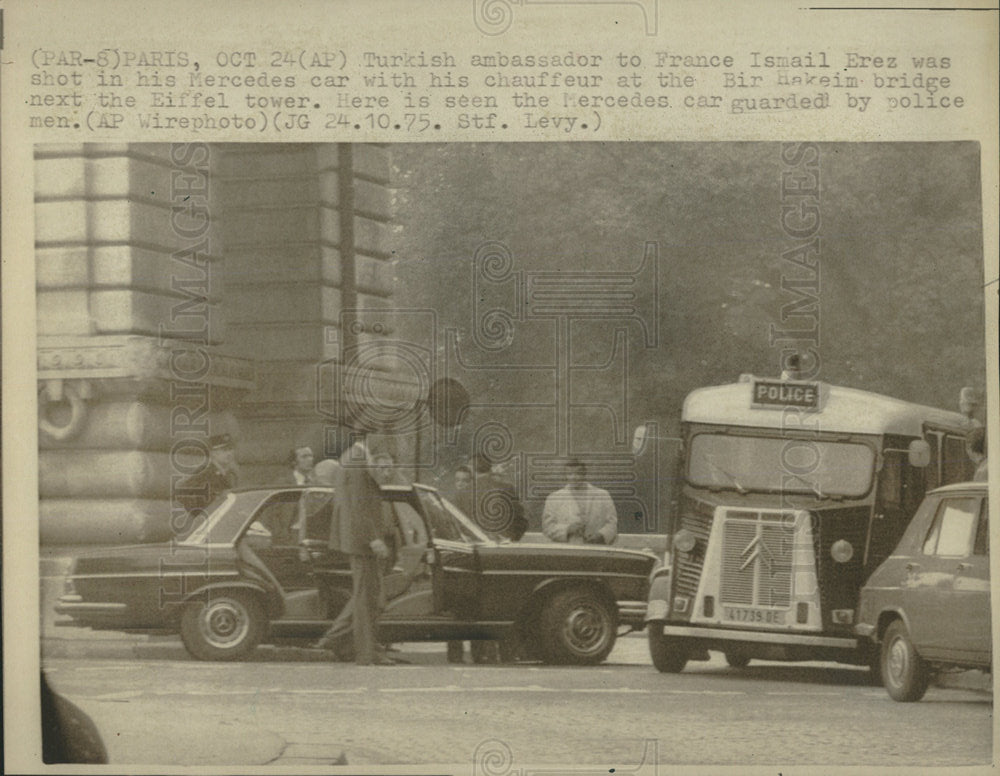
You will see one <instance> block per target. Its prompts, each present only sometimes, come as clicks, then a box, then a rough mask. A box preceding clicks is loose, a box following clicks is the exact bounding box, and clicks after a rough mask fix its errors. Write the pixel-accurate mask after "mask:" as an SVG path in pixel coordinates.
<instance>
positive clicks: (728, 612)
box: [722, 606, 785, 625]
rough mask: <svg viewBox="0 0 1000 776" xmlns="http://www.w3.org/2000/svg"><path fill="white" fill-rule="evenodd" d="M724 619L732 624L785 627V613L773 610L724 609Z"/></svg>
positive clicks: (729, 607)
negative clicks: (751, 623)
mask: <svg viewBox="0 0 1000 776" xmlns="http://www.w3.org/2000/svg"><path fill="white" fill-rule="evenodd" d="M722 616H723V619H726V620H731V621H732V622H757V623H761V624H762V625H784V624H785V613H784V612H776V611H774V610H773V609H743V608H739V607H736V606H724V607H722Z"/></svg>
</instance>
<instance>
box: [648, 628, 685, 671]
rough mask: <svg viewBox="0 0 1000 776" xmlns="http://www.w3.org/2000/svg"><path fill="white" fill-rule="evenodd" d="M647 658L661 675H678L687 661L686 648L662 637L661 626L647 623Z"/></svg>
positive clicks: (675, 640) (676, 641) (674, 640)
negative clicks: (648, 657)
mask: <svg viewBox="0 0 1000 776" xmlns="http://www.w3.org/2000/svg"><path fill="white" fill-rule="evenodd" d="M646 630H647V631H648V633H649V656H650V657H651V658H653V665H654V666H656V670H657V671H659V672H660V673H663V674H679V673H680V672H681V671H683V670H684V666H686V665H687V661H688V650H687V648H686V647H685V646H684V645H683V644H682V643H681V642H680V641H678V640H677V639H671V638H668V637H667V636H664V635H663V626H662V625H657V624H656V623H653V622H651V623H649V624H648V625H647V626H646Z"/></svg>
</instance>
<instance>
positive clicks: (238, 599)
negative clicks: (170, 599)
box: [181, 590, 267, 660]
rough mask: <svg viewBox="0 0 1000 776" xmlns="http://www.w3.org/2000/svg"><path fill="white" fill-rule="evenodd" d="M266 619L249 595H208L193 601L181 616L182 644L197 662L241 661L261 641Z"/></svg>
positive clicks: (232, 591)
mask: <svg viewBox="0 0 1000 776" xmlns="http://www.w3.org/2000/svg"><path fill="white" fill-rule="evenodd" d="M266 628H267V617H266V615H265V614H264V607H263V606H261V603H260V601H259V600H258V598H257V597H256V596H254V595H253V594H252V593H248V592H244V591H242V590H224V591H222V590H220V591H209V593H208V594H207V598H206V600H203V601H192V602H191V603H189V604H188V605H187V606H186V607H185V609H184V613H183V614H182V615H181V640H182V641H183V642H184V646H185V647H186V648H187V650H188V652H190V653H191V654H192V655H194V656H195V657H196V658H198V659H199V660H240V659H242V658H245V657H247V656H248V655H249V654H250V653H251V652H252V651H253V650H254V648H255V647H256V646H257V645H258V644H259V643H260V641H261V639H262V638H263V637H264V631H265V630H266Z"/></svg>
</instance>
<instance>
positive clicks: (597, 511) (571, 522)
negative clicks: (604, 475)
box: [542, 458, 618, 544]
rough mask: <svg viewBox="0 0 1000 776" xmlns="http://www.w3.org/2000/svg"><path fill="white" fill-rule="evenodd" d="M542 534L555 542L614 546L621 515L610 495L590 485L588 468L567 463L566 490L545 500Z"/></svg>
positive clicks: (575, 462) (583, 465)
mask: <svg viewBox="0 0 1000 776" xmlns="http://www.w3.org/2000/svg"><path fill="white" fill-rule="evenodd" d="M542 531H543V532H544V533H545V535H546V536H548V537H549V538H550V539H551V540H552V541H554V542H570V543H574V544H580V543H586V544H612V543H613V542H614V541H615V539H616V538H617V536H618V512H617V511H616V510H615V504H614V502H613V501H612V500H611V496H610V494H609V493H608V492H607V491H606V490H603V489H602V488H597V487H594V486H593V485H591V484H590V483H589V482H587V466H586V464H585V463H583V461H580V460H578V459H576V458H574V459H571V460H570V461H567V463H566V487H564V488H560V489H559V490H557V491H555V493H552V494H550V495H549V497H548V498H547V499H545V508H544V510H543V511H542Z"/></svg>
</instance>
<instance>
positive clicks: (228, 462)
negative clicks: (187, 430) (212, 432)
mask: <svg viewBox="0 0 1000 776" xmlns="http://www.w3.org/2000/svg"><path fill="white" fill-rule="evenodd" d="M208 449H209V458H208V463H207V465H206V466H205V468H203V469H201V470H200V471H198V472H195V473H194V474H192V475H191V476H190V477H187V478H185V479H183V480H181V481H180V482H179V483H178V484H177V487H176V488H175V490H174V498H175V499H177V501H179V502H180V503H181V504H182V505H183V506H184V508H185V509H186V510H187V512H188V524H189V525H188V527H190V526H192V525H194V523H195V522H197V521H199V520H200V519H201V518H203V517H204V514H202V510H204V509H205V507H207V506H208V505H209V504H211V503H212V502H213V501H215V499H216V498H217V497H218V496H220V495H222V494H223V493H225V492H226V491H228V490H232V489H233V488H234V487H236V481H237V479H238V478H239V468H238V467H237V465H236V454H235V452H234V450H233V440H232V437H230V436H229V434H217V435H216V436H213V437H210V438H209V440H208Z"/></svg>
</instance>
